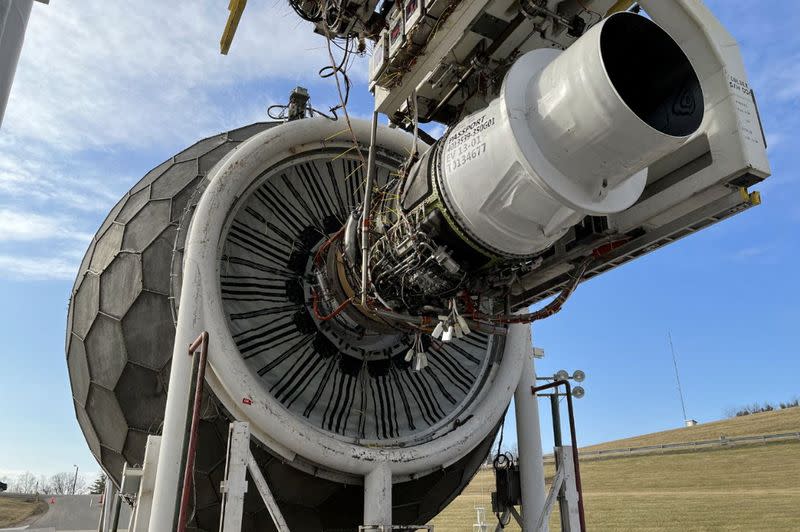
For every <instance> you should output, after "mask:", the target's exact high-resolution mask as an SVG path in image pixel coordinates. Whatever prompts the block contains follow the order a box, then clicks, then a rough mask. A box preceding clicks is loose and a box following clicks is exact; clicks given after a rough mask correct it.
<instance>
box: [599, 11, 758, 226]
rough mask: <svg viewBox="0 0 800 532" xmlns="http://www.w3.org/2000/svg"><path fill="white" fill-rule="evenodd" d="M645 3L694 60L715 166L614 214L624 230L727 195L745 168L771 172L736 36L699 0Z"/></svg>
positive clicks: (703, 129)
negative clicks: (730, 183) (703, 99)
mask: <svg viewBox="0 0 800 532" xmlns="http://www.w3.org/2000/svg"><path fill="white" fill-rule="evenodd" d="M639 3H640V4H641V6H642V7H643V8H644V9H645V11H646V12H647V14H648V15H649V16H650V17H652V19H653V20H655V21H656V22H657V23H658V24H659V25H660V26H661V27H662V28H664V29H665V30H666V31H667V32H669V34H670V36H672V38H673V39H675V41H676V42H677V43H678V44H679V45H680V47H681V49H682V50H684V52H685V53H686V54H687V55H688V56H689V58H690V59H691V61H692V66H693V67H694V69H695V72H696V73H697V76H698V78H699V80H700V84H701V86H702V88H703V95H704V98H705V116H704V119H703V124H702V125H701V127H700V130H699V131H698V132H697V133H695V135H694V136H693V138H698V137H705V139H706V140H707V141H708V145H709V149H710V152H711V153H713V164H712V165H710V166H706V167H704V168H702V169H700V170H698V171H696V172H694V173H693V174H692V175H691V176H690V177H688V178H686V179H682V180H681V181H679V182H678V183H676V184H674V185H673V186H670V187H665V188H664V189H663V190H660V191H658V192H657V193H655V194H652V195H650V196H648V197H647V198H646V199H643V200H642V201H640V202H638V203H637V204H636V205H634V206H633V207H631V208H630V209H627V210H626V211H624V212H622V213H620V214H616V215H613V216H611V217H610V218H609V225H610V226H611V227H612V228H614V229H618V230H620V231H621V232H625V231H627V230H630V228H634V227H640V226H643V225H644V226H649V225H653V226H659V225H664V224H665V223H668V222H669V221H671V220H674V219H676V218H679V217H681V216H683V215H685V214H687V213H689V212H691V211H694V210H695V209H699V208H701V207H703V206H704V205H707V204H709V203H711V202H713V201H715V200H717V199H719V198H722V197H724V196H725V195H726V194H727V193H728V189H727V188H726V187H725V186H724V184H725V183H726V182H727V181H728V180H730V179H732V178H733V177H735V176H737V175H740V174H742V173H744V172H749V173H752V174H753V175H755V176H758V177H761V178H765V177H767V176H769V174H770V172H771V171H770V166H769V161H768V160H767V149H766V145H765V139H764V137H763V135H762V131H761V125H760V122H759V118H758V111H757V109H756V104H755V99H754V97H753V94H752V93H751V90H750V87H749V84H748V77H747V72H746V70H745V68H744V60H743V58H742V54H741V51H740V48H739V44H738V43H737V42H736V39H734V37H733V36H732V35H731V34H730V33H729V32H728V31H727V30H726V29H725V28H724V27H723V26H722V24H721V23H720V22H719V20H717V18H716V17H715V16H714V14H713V13H712V12H711V11H710V10H709V9H708V7H707V6H706V5H705V4H704V3H703V2H701V1H699V0H672V1H670V2H663V1H661V0H642V1H640V2H639ZM689 160H691V159H689ZM689 160H686V161H684V162H687V163H688V162H689ZM658 177H661V176H658Z"/></svg>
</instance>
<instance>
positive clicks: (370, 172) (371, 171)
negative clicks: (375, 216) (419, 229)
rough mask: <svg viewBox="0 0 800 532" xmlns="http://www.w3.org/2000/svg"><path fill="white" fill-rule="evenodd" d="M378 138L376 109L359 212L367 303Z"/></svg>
mask: <svg viewBox="0 0 800 532" xmlns="http://www.w3.org/2000/svg"><path fill="white" fill-rule="evenodd" d="M377 138H378V111H373V112H372V124H371V127H370V132H369V153H368V155H367V183H366V186H365V187H364V209H363V212H362V213H361V304H362V305H366V304H367V287H368V286H369V226H370V223H371V222H370V218H369V213H370V207H371V205H372V185H373V183H374V181H375V143H376V142H377Z"/></svg>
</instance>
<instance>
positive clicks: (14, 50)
mask: <svg viewBox="0 0 800 532" xmlns="http://www.w3.org/2000/svg"><path fill="white" fill-rule="evenodd" d="M32 5H33V0H0V126H2V125H3V115H4V114H5V110H6V105H7V104H8V96H9V94H10V93H11V84H12V83H13V82H14V73H15V72H16V70H17V62H18V61H19V54H20V52H21V51H22V43H23V41H24V40H25V28H26V27H27V25H28V18H29V17H30V14H31V6H32Z"/></svg>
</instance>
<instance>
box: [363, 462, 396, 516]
mask: <svg viewBox="0 0 800 532" xmlns="http://www.w3.org/2000/svg"><path fill="white" fill-rule="evenodd" d="M391 524H392V470H391V469H390V468H389V464H386V463H383V464H378V466H377V467H375V469H373V470H372V471H370V472H369V473H367V476H365V477H364V525H365V526H371V527H382V526H383V527H388V526H390V525H391Z"/></svg>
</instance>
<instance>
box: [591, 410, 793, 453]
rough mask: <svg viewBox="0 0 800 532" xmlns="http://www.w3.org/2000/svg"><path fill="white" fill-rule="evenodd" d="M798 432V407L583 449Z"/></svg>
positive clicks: (595, 449) (654, 433)
mask: <svg viewBox="0 0 800 532" xmlns="http://www.w3.org/2000/svg"><path fill="white" fill-rule="evenodd" d="M797 431H800V407H795V408H787V409H785V410H774V411H772V412H762V413H759V414H751V415H749V416H742V417H735V418H732V419H723V420H722V421H714V422H712V423H702V424H700V425H695V426H694V427H684V428H680V429H674V430H665V431H663V432H653V433H652V434H645V435H643V436H635V437H633V438H625V439H624V440H615V441H611V442H607V443H601V444H599V445H591V446H589V447H582V448H581V449H582V450H584V451H597V450H601V449H617V448H625V447H641V446H645V445H660V444H665V443H685V442H690V441H700V440H715V439H718V438H719V437H720V436H728V437H733V436H754V435H759V434H778V433H781V432H797Z"/></svg>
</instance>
